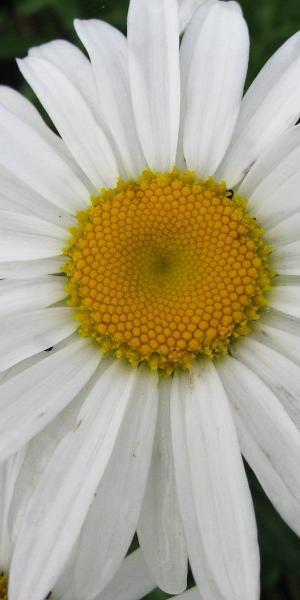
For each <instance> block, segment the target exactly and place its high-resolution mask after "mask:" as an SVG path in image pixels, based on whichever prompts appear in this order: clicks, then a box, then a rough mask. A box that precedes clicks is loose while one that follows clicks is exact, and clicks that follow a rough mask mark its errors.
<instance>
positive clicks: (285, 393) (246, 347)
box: [231, 334, 300, 428]
mask: <svg viewBox="0 0 300 600" xmlns="http://www.w3.org/2000/svg"><path fill="white" fill-rule="evenodd" d="M264 338H266V336H264ZM283 343H284V334H283V338H282V344H283ZM231 352H232V354H233V356H235V357H236V358H238V359H239V360H240V361H242V362H243V363H245V364H246V365H247V366H248V367H249V368H250V369H251V370H252V371H254V373H256V375H258V376H259V377H260V379H262V381H264V382H265V384H266V385H267V386H268V387H269V388H270V389H271V390H272V392H273V393H274V394H275V396H277V398H279V400H280V401H281V402H282V404H283V405H284V407H285V409H286V411H287V412H288V413H289V415H290V417H291V418H292V419H293V421H294V422H295V423H296V425H297V427H299V428H300V400H299V397H300V396H299V394H300V368H299V366H297V365H296V364H294V362H292V361H291V360H289V358H287V356H285V352H284V351H282V353H281V352H280V348H278V351H276V350H275V349H273V348H270V347H268V346H266V345H265V344H263V343H260V342H259V341H258V340H256V339H253V338H248V339H247V340H246V339H245V340H244V342H240V343H238V344H236V345H235V346H233V347H232V348H231ZM287 353H288V352H287Z"/></svg>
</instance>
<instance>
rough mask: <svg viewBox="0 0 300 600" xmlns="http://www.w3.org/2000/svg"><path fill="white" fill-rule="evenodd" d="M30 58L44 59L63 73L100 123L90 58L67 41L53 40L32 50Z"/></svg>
mask: <svg viewBox="0 0 300 600" xmlns="http://www.w3.org/2000/svg"><path fill="white" fill-rule="evenodd" d="M28 54H29V56H32V57H34V56H35V57H36V58H44V59H45V60H47V61H49V62H51V63H53V65H55V66H56V67H58V69H60V70H61V71H63V73H64V74H65V75H66V77H67V78H68V79H69V80H70V81H72V83H73V84H74V85H75V87H76V88H77V89H78V90H79V91H80V94H81V95H82V97H83V98H84V100H85V101H86V103H87V104H88V106H89V107H90V109H91V110H92V112H93V115H94V117H95V119H96V120H97V121H99V107H98V99H97V89H96V85H95V81H94V77H93V71H92V66H91V63H90V61H89V60H88V58H87V57H86V56H85V55H84V54H83V52H81V50H79V48H77V46H75V45H74V44H71V43H70V42H67V41H66V40H53V41H52V42H48V43H46V44H42V45H41V46H35V47H34V48H30V50H29V53H28Z"/></svg>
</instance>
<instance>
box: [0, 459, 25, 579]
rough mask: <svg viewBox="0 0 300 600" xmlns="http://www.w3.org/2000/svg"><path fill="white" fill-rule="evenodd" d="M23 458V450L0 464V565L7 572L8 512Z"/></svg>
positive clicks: (8, 550)
mask: <svg viewBox="0 0 300 600" xmlns="http://www.w3.org/2000/svg"><path fill="white" fill-rule="evenodd" d="M23 459H24V452H19V453H18V454H16V455H15V456H13V457H11V458H10V459H9V460H7V461H6V462H5V463H3V464H2V465H0V489H1V494H0V565H1V570H2V569H3V570H4V571H5V572H8V569H9V565H10V558H11V553H12V549H13V545H12V540H11V539H10V536H9V531H8V513H9V509H10V504H11V501H12V498H13V494H14V489H15V483H16V480H17V478H18V474H19V471H20V469H21V466H22V463H23Z"/></svg>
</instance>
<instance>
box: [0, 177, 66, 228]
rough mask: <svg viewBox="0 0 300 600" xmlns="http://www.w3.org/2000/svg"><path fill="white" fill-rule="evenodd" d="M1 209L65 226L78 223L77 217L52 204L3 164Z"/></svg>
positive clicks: (0, 193)
mask: <svg viewBox="0 0 300 600" xmlns="http://www.w3.org/2000/svg"><path fill="white" fill-rule="evenodd" d="M0 209H1V210H9V211H12V212H20V213H23V214H25V215H31V216H32V215H33V216H35V217H39V218H40V219H43V220H45V221H50V222H51V223H54V224H55V225H58V226H59V227H64V228H68V227H71V225H74V223H76V221H75V218H73V217H72V216H71V215H70V214H68V213H66V212H65V211H64V210H62V209H59V208H58V207H56V206H54V205H53V204H51V202H49V201H48V200H46V198H43V197H42V196H40V194H38V193H37V192H35V191H34V190H33V189H32V188H31V187H29V186H28V185H26V183H24V181H21V180H20V179H18V178H17V177H16V176H15V175H14V174H13V173H11V172H10V171H8V170H7V169H5V168H4V167H1V166H0Z"/></svg>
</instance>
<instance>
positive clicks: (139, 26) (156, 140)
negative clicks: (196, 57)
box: [127, 0, 180, 171]
mask: <svg viewBox="0 0 300 600" xmlns="http://www.w3.org/2000/svg"><path fill="white" fill-rule="evenodd" d="M127 37H128V49H129V77H130V87H131V96H132V103H133V109H134V116H135V121H136V127H137V131H138V135H139V139H140V142H141V145H142V148H143V151H144V155H145V158H146V160H147V163H148V165H149V167H150V168H151V169H153V170H154V171H169V170H170V169H172V168H173V167H174V165H175V159H176V150H177V142H178V131H179V113H180V77H179V29H178V8H177V1H176V0H144V1H143V2H141V1H140V0H131V2H130V6H129V12H128V35H127Z"/></svg>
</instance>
